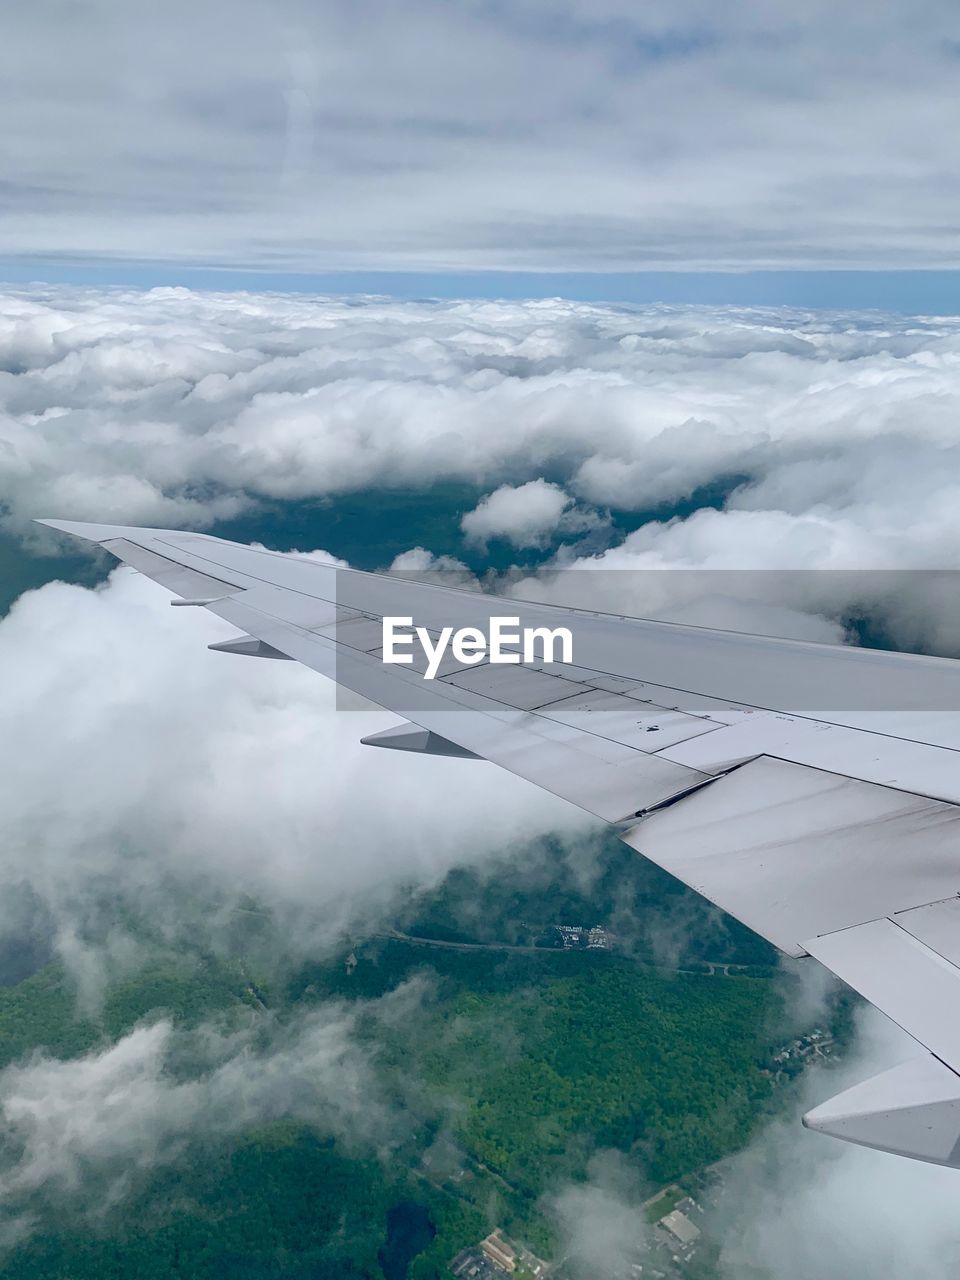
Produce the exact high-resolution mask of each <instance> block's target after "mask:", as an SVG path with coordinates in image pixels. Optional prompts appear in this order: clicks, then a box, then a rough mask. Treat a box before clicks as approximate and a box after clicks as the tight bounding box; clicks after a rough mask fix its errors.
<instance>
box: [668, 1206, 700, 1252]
mask: <svg viewBox="0 0 960 1280" xmlns="http://www.w3.org/2000/svg"><path fill="white" fill-rule="evenodd" d="M660 1226H661V1227H664V1228H665V1229H666V1230H667V1231H669V1232H670V1234H671V1235H672V1236H673V1237H674V1239H675V1240H677V1241H679V1243H680V1244H682V1245H683V1247H684V1248H685V1249H689V1248H690V1247H691V1245H693V1244H695V1243H696V1242H697V1240H699V1238H700V1228H699V1227H698V1226H696V1225H695V1224H694V1223H692V1222H691V1221H690V1219H689V1218H688V1217H687V1215H686V1214H685V1213H681V1212H680V1210H679V1209H674V1210H673V1211H672V1212H671V1213H668V1214H667V1215H666V1216H665V1217H663V1218H661V1219H660Z"/></svg>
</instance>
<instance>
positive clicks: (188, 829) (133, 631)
mask: <svg viewBox="0 0 960 1280" xmlns="http://www.w3.org/2000/svg"><path fill="white" fill-rule="evenodd" d="M188 612H189V611H185V610H172V609H170V608H169V607H168V604H167V596H166V593H165V592H164V591H162V589H160V588H158V587H156V585H155V584H153V583H150V582H148V581H147V580H146V579H143V578H140V577H139V576H138V575H136V574H134V573H133V572H132V571H131V570H128V569H125V568H121V569H118V570H117V571H116V572H115V573H114V574H113V576H112V577H111V579H110V581H109V583H108V584H107V585H106V586H105V587H103V588H102V589H100V590H97V591H89V590H86V589H83V588H80V587H72V586H66V585H64V584H60V583H53V584H50V585H48V586H46V587H43V588H42V589H41V590H39V591H36V592H33V593H31V594H29V595H27V596H25V597H23V598H22V599H21V601H20V602H19V603H18V604H17V605H16V606H15V607H14V609H13V610H12V612H11V613H10V614H9V615H8V616H7V617H6V618H4V619H3V620H2V621H0V670H2V671H3V680H2V682H0V718H2V720H3V723H4V726H5V732H4V739H5V742H6V743H8V744H16V745H15V749H13V748H12V747H7V749H5V750H4V752H3V768H2V769H0V815H2V816H0V845H2V847H3V850H4V857H3V866H2V872H0V876H2V888H0V896H2V895H3V894H4V893H5V892H7V891H8V890H9V889H10V888H11V887H12V886H16V885H21V884H24V883H26V884H28V885H30V886H31V888H32V889H33V891H34V892H35V894H36V895H38V897H39V899H40V900H41V901H42V902H43V903H44V904H45V906H46V908H47V910H48V911H49V912H50V913H51V916H52V919H53V922H54V927H55V929H56V932H57V944H58V946H59V948H60V951H61V953H63V954H64V955H65V957H66V958H67V959H68V960H71V961H72V962H74V963H75V964H76V966H77V967H78V968H80V967H81V962H82V961H83V959H84V956H83V952H82V947H80V946H79V944H78V943H77V935H78V933H79V934H81V935H82V932H83V928H84V925H85V922H86V921H87V919H88V916H89V913H90V912H91V911H93V910H94V909H95V903H96V902H97V901H98V899H99V897H100V896H102V895H103V894H104V893H109V894H111V895H113V894H120V895H121V896H123V897H125V898H126V899H127V901H128V902H130V904H131V906H132V907H133V908H134V909H135V910H139V911H140V912H142V913H143V914H145V915H146V916H147V917H148V918H150V919H151V920H152V921H153V922H154V923H155V924H156V925H157V926H158V927H160V928H164V927H169V928H170V929H173V927H174V925H175V921H176V919H177V917H178V914H179V913H180V912H181V910H182V905H181V904H180V903H179V900H178V898H177V896H176V894H175V893H172V892H171V888H172V887H174V888H175V887H176V886H179V887H180V888H181V889H186V890H189V891H190V892H194V893H201V894H206V895H208V896H209V895H210V894H211V893H213V895H214V896H215V897H216V896H222V895H224V894H230V895H235V894H236V893H243V892H246V893H249V894H252V895H253V896H254V897H255V898H256V899H257V900H258V901H260V902H262V903H263V904H264V905H266V906H268V907H272V908H273V909H274V910H275V911H276V912H278V913H279V914H280V916H281V917H282V918H285V919H286V920H287V921H288V924H289V931H290V932H289V938H290V943H291V945H292V946H294V947H296V946H297V945H301V946H304V947H307V946H310V947H319V948H321V949H322V948H323V947H324V946H326V945H329V944H331V943H332V942H333V941H334V940H335V939H336V938H337V937H338V936H339V934H340V932H341V930H343V929H346V928H349V927H351V926H355V927H361V928H362V927H366V928H369V927H371V926H372V925H373V924H375V923H376V922H377V921H378V920H379V919H381V916H382V914H383V913H388V912H389V910H390V907H391V905H392V904H394V903H395V900H396V895H397V894H398V893H399V892H400V891H401V889H402V888H403V887H404V886H405V885H410V884H421V885H422V884H431V883H434V882H435V881H436V880H438V879H439V878H441V877H442V876H443V875H444V874H445V872H446V871H447V870H448V869H449V868H450V867H451V866H453V865H456V864H458V863H461V862H464V861H477V860H481V861H482V860H483V859H484V857H487V856H490V855H492V854H494V853H497V852H499V853H501V854H502V851H503V849H504V848H505V847H509V846H510V845H511V844H513V843H514V842H523V841H524V840H527V839H529V838H532V837H535V836H537V835H539V834H541V833H542V832H543V831H545V830H552V829H555V828H567V829H569V830H571V831H573V830H577V829H579V828H580V827H581V826H582V823H583V819H582V817H581V816H580V815H579V814H578V813H577V812H576V811H575V810H573V809H571V808H570V806H568V805H565V804H564V803H563V802H561V801H559V800H556V799H554V798H552V797H549V796H547V795H545V794H544V793H542V792H539V791H537V790H536V789H534V788H532V787H529V786H527V785H526V784H524V783H522V782H520V781H519V780H518V779H514V778H511V777H510V776H504V775H503V774H502V773H501V772H500V771H498V770H495V769H494V768H493V766H490V765H486V764H475V763H474V762H470V761H458V760H441V759H435V758H423V759H421V758H417V757H413V756H409V757H408V756H406V755H405V754H403V753H397V752H381V751H375V750H371V749H369V748H367V747H363V746H361V745H360V742H359V740H360V738H361V737H362V736H364V735H365V734H367V733H370V732H374V731H376V730H377V729H379V728H382V727H385V725H387V724H389V723H392V722H393V720H394V718H393V717H390V716H389V715H387V714H386V713H384V712H379V711H377V710H374V709H370V710H366V711H363V710H357V711H339V712H338V711H337V710H336V709H335V695H334V686H333V685H331V684H330V683H329V682H328V681H325V680H322V679H320V678H319V677H317V676H316V675H314V674H313V673H312V672H309V671H307V670H306V669H304V668H300V667H298V666H296V665H295V664H294V663H271V662H256V661H251V660H249V659H244V658H238V657H235V656H232V655H223V654H214V653H210V652H208V651H207V649H206V647H205V646H206V644H207V643H209V642H210V641H213V640H215V639H222V638H224V636H225V635H233V634H235V632H234V631H233V629H232V628H228V627H226V626H225V625H224V624H223V623H221V622H219V621H218V620H216V619H212V618H210V617H208V616H206V615H204V616H203V617H196V616H191V617H188V618H186V619H185V618H184V614H185V613H188ZM464 771H468V772H469V773H470V779H469V785H467V786H465V785H464V783H465V781H466V780H465V777H464ZM9 923H10V924H11V925H15V923H16V922H15V921H12V922H9ZM298 938H299V940H300V941H299V944H298V942H297V939H298ZM101 959H102V960H103V959H104V957H101ZM91 985H95V984H91Z"/></svg>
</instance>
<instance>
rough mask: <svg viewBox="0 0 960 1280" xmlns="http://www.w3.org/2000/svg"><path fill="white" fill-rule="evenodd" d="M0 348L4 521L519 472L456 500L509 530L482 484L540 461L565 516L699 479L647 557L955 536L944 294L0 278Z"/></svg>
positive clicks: (729, 556)
mask: <svg viewBox="0 0 960 1280" xmlns="http://www.w3.org/2000/svg"><path fill="white" fill-rule="evenodd" d="M0 370H2V371H0V513H2V514H0V521H2V524H3V525H4V526H5V527H6V528H7V529H9V530H13V531H16V532H19V533H21V534H26V533H27V532H28V530H29V520H30V518H31V517H33V516H35V515H59V516H61V517H75V518H96V519H109V520H113V521H117V522H121V523H122V522H129V523H141V524H153V525H170V526H197V527H202V526H209V524H210V523H211V522H213V521H215V520H217V519H223V518H229V517H232V516H234V515H236V514H237V513H238V512H239V511H243V510H249V509H250V507H251V505H252V504H254V503H256V502H257V501H258V500H263V499H270V500H280V501H284V500H294V499H300V498H315V497H321V496H324V495H331V494H334V495H335V494H338V493H343V492H345V491H350V490H358V489H364V488H369V487H393V488H401V489H402V488H415V489H418V490H422V489H423V488H424V487H425V486H428V485H429V484H431V483H432V482H439V481H458V482H464V483H467V484H470V485H473V486H476V487H477V488H478V489H479V491H480V492H481V493H483V492H484V491H487V492H488V493H489V492H490V491H494V490H499V489H500V488H501V486H503V485H507V486H509V487H508V488H506V489H504V490H502V492H501V493H500V495H499V496H493V497H489V498H487V500H486V502H484V503H481V505H480V507H479V508H478V509H477V511H475V512H474V513H473V515H472V516H470V517H468V522H470V521H472V522H474V523H475V524H476V523H478V522H479V526H480V527H479V528H478V530H477V532H478V533H479V534H480V535H483V536H486V535H487V534H491V533H495V532H498V531H502V532H504V533H506V534H508V535H509V533H510V530H511V528H513V529H514V531H516V528H517V527H516V524H515V522H514V521H513V520H512V518H508V519H504V517H503V515H502V513H501V517H500V518H499V520H494V521H493V524H491V523H490V518H491V512H492V514H493V515H496V508H497V507H499V506H502V505H503V504H504V502H507V503H509V501H510V495H511V494H512V493H514V490H515V489H516V487H517V486H518V485H523V484H525V483H528V482H537V481H539V482H540V484H539V485H538V487H537V490H536V494H535V495H534V494H532V493H531V491H530V490H526V491H525V493H526V494H529V495H531V496H536V497H538V498H539V499H541V500H543V499H544V498H545V499H546V500H547V501H548V502H549V503H551V504H552V507H553V508H560V510H561V512H562V511H566V513H567V517H566V518H568V519H569V516H570V507H569V502H568V499H569V501H570V502H572V501H573V500H574V499H576V500H578V501H580V502H581V503H586V504H588V505H591V506H595V507H599V508H608V507H609V508H613V509H615V510H618V511H621V512H633V513H641V512H650V511H656V510H658V509H662V508H663V507H667V508H671V507H673V508H676V507H677V506H678V505H681V504H684V503H689V499H690V497H691V495H693V494H696V493H700V494H701V505H702V495H703V494H704V493H706V492H713V493H714V495H715V496H714V497H713V498H712V500H711V502H710V503H708V504H707V506H705V507H703V509H699V510H697V509H694V510H693V511H692V514H690V516H689V518H687V519H683V520H673V521H672V522H670V523H668V524H660V525H658V524H648V525H646V526H645V527H644V528H643V529H642V530H640V531H639V532H637V533H635V534H633V536H632V539H631V541H630V542H629V543H628V544H627V546H626V548H625V551H626V553H627V554H628V555H629V556H631V557H632V560H635V561H639V562H640V563H642V564H645V565H656V566H659V565H662V564H672V565H687V564H689V565H704V566H711V567H718V566H722V567H804V568H828V567H830V568H832V567H842V566H846V567H859V568H863V567H873V566H890V567H918V566H923V565H953V564H956V563H957V561H958V558H960V521H958V519H957V515H956V512H957V510H958V497H960V484H958V482H957V480H956V476H957V474H958V465H957V463H958V445H957V443H956V412H957V404H958V397H960V326H958V324H957V322H956V321H953V320H949V319H948V320H942V321H927V322H924V321H918V320H909V321H904V320H894V319H892V318H889V317H882V316H877V315H872V316H864V315H836V316H825V315H822V314H821V315H818V314H806V313H800V312H785V313H777V312H773V311H747V312H744V311H735V310H710V309H706V308H691V309H683V308H671V307H659V308H658V307H652V308H643V309H636V310H634V309H624V308H613V307H603V306H594V305H585V304H575V303H565V302H562V301H559V300H553V301H545V302H536V303H527V304H520V303H516V304H513V303H470V302H454V303H442V304H441V303H397V302H390V301H386V300H382V299H366V300H362V301H350V300H336V299H322V298H321V299H310V298H295V297H281V296H276V295H260V296H258V295H249V294H240V295H227V294H224V295H216V294H192V293H189V292H188V291H186V290H166V289H164V290H154V291H151V292H149V293H146V294H135V293H125V292H121V291H118V292H98V291H70V290H46V291H45V290H39V289H38V290H32V291H31V290H27V291H23V292H18V293H14V294H8V295H7V296H6V297H4V298H3V300H2V307H0ZM554 485H562V487H563V490H564V493H565V494H566V495H567V497H565V496H564V493H561V492H560V490H559V489H557V488H554V487H551V486H554ZM724 494H726V495H727V497H726V502H725V504H724V506H723V509H714V508H716V507H718V506H719V503H720V499H721V498H722V496H723V495H724ZM491 504H492V505H491ZM561 504H562V505H561ZM541 505H542V501H541ZM689 505H690V506H691V507H693V508H696V507H697V503H696V502H693V503H689ZM525 506H531V507H532V504H530V503H526V500H525ZM554 515H556V511H554V510H551V512H548V513H547V516H544V514H543V512H540V514H539V515H538V518H537V521H536V523H537V525H538V527H539V531H540V533H542V532H543V531H544V530H546V528H547V527H548V526H549V524H550V522H551V520H552V519H553V517H554ZM508 516H509V513H508ZM557 518H558V519H559V520H560V522H561V532H562V521H563V519H564V516H563V515H562V514H561V515H560V516H558V517H557ZM484 521H486V523H484ZM498 526H502V529H499V528H498ZM535 532H537V531H535ZM520 536H521V537H524V536H532V535H530V534H524V533H523V532H522V531H521V533H520ZM610 563H611V565H612V564H615V563H616V560H615V559H614V560H613V561H611V562H610Z"/></svg>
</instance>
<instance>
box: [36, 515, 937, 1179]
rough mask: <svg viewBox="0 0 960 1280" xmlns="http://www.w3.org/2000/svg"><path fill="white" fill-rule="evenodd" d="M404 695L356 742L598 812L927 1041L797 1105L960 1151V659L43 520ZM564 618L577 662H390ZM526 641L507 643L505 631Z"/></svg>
mask: <svg viewBox="0 0 960 1280" xmlns="http://www.w3.org/2000/svg"><path fill="white" fill-rule="evenodd" d="M41 523H44V524H49V525H50V526H52V527H53V528H55V529H59V530H62V531H64V532H67V533H71V534H75V535H77V536H78V537H81V538H86V539H87V540H89V541H92V542H96V543H99V544H100V545H101V546H103V547H105V548H106V549H107V550H108V551H110V552H111V553H112V554H114V555H115V556H117V557H118V558H119V559H121V560H124V561H126V562H127V563H128V564H131V565H132V566H133V567H134V568H135V569H138V570H139V571H140V572H141V573H144V574H146V576H147V577H150V578H153V579H154V580H155V581H157V582H159V583H161V584H162V585H163V586H165V587H167V588H168V589H169V590H170V591H171V592H173V593H174V595H175V596H176V597H177V599H174V600H173V601H172V602H171V603H173V604H179V605H194V606H196V607H203V608H206V609H208V610H209V611H210V612H212V613H215V614H217V615H218V616H219V617H221V618H223V619H225V620H226V621H228V622H230V623H232V624H233V625H234V626H236V627H237V628H238V630H239V632H240V633H241V634H240V635H239V636H238V637H237V639H236V640H235V641H230V642H226V643H221V644H218V645H214V646H212V647H213V648H216V649H219V650H225V651H228V652H235V653H246V654H249V655H252V656H259V657H269V658H291V659H295V660H297V661H299V662H301V663H304V664H305V665H306V666H308V667H311V668H313V669H314V670H316V671H319V672H320V673H321V674H323V675H326V676H328V677H330V678H332V679H334V680H336V681H337V682H338V683H339V684H341V685H343V686H345V687H347V688H349V689H351V690H352V691H354V692H356V693H359V694H362V695H363V696H365V697H367V698H369V699H371V700H372V701H374V702H377V703H379V704H380V705H381V706H383V707H385V708H387V709H388V710H390V711H392V712H394V713H396V714H397V715H399V716H401V717H402V718H403V719H404V720H405V721H406V722H407V723H406V724H404V725H401V726H398V727H397V728H395V729H391V730H387V731H386V732H385V733H383V734H377V735H374V737H373V738H372V739H368V740H367V741H369V742H371V744H372V745H377V746H381V747H389V748H393V749H399V750H407V751H419V752H426V753H434V754H444V755H460V756H466V757H480V758H482V759H485V760H489V761H492V762H493V763H495V764H498V765H500V766H501V767H503V768H505V769H508V770H510V771H511V772H512V773H515V774H518V775H519V776H520V777H523V778H526V779H528V780H529V781H530V782H533V783H535V784H537V785H538V786H541V787H544V788H545V789H547V790H548V791H551V792H553V793H555V794H556V795H559V796H562V797H564V798H565V799H567V800H569V801H571V802H572V803H574V804H576V805H579V806H580V807H581V808H583V809H585V810H587V811H588V812H590V813H592V814H595V815H596V816H597V817H599V818H602V819H603V820H605V821H607V822H610V823H613V824H616V826H617V828H618V830H619V833H620V835H621V838H622V839H623V840H625V841H626V842H627V843H628V844H629V845H631V846H632V847H633V848H635V849H637V850H638V851H639V852H640V853H642V854H643V855H644V856H646V857H648V858H651V859H652V860H653V861H655V862H657V863H659V864H660V865H661V866H663V867H664V868H666V869H667V870H668V871H670V872H671V873H672V874H673V875H675V876H677V877H678V878H679V879H681V880H683V881H684V882H685V883H686V884H688V885H690V886H691V887H693V888H694V889H696V890H697V891H698V892H699V893H701V894H703V895H704V896H705V897H707V898H709V899H710V900H711V901H713V902H715V903H716V904H717V905H718V906H720V907H722V908H723V909H724V910H725V911H728V912H729V913H730V914H731V915H733V916H736V917H737V918H738V919H739V920H742V921H743V922H744V923H745V924H747V925H748V926H749V927H750V928H752V929H754V930H756V932H757V933H759V934H761V935H762V936H763V937H765V938H767V939H769V940H770V941H771V942H772V943H774V944H775V945H776V946H777V947H779V948H780V949H781V950H782V951H784V952H786V953H787V954H790V955H794V956H806V955H810V956H814V957H815V958H816V959H817V960H819V961H820V962H821V963H823V964H824V965H826V966H827V967H828V968H829V969H831V970H832V971H833V972H834V973H835V974H837V975H838V976H839V977H840V978H842V979H843V980H844V981H845V982H847V983H849V985H851V986H852V987H854V988H855V989H856V990H857V991H859V992H860V993H861V994H863V995H864V996H865V997H866V998H867V999H868V1000H869V1001H871V1003H873V1004H874V1005H876V1006H877V1007H878V1008H879V1009H881V1010H882V1011H883V1012H884V1013H886V1014H887V1015H888V1016H889V1017H890V1018H892V1019H893V1020H894V1021H895V1022H897V1023H898V1024H899V1025H900V1026H901V1027H903V1028H904V1029H905V1030H906V1031H907V1032H908V1033H909V1034H910V1035H911V1036H913V1037H914V1039H915V1040H917V1041H918V1042H919V1044H920V1045H922V1046H923V1047H924V1049H925V1050H926V1053H925V1054H924V1055H922V1056H921V1057H919V1058H917V1059H914V1060H911V1061H910V1062H908V1063H905V1064H904V1065H903V1066H901V1067H898V1068H895V1069H894V1070H893V1071H891V1072H886V1073H884V1074H883V1075H881V1076H878V1077H876V1078H875V1079H874V1080H871V1081H868V1082H866V1083H865V1084H862V1085H858V1086H857V1087H856V1088H854V1089H852V1090H848V1091H847V1092H846V1093H844V1094H841V1095H839V1096H838V1097H836V1098H833V1099H832V1100H831V1101H830V1102H828V1103H826V1104H824V1105H823V1106H821V1107H818V1108H817V1109H816V1110H815V1111H813V1112H810V1113H809V1114H808V1115H807V1116H806V1117H805V1123H806V1124H808V1125H809V1126H811V1127H813V1128H817V1129H821V1130H823V1131H825V1132H829V1133H832V1134H835V1135H836V1136H839V1137H843V1138H846V1139H848V1140H850V1141H854V1142H859V1143H862V1144H864V1145H866V1146H873V1147H879V1148H881V1149H884V1150H889V1151H895V1152H898V1153H900V1154H903V1155H908V1156H912V1157H914V1158H917V1159H921V1160H928V1161H931V1162H934V1163H940V1164H949V1165H954V1166H956V1167H960V897H958V895H960V663H958V662H954V661H951V660H947V659H938V658H927V657H921V656H917V655H912V654H896V653H889V652H885V651H877V650H867V649H858V648H854V647H849V646H833V645H820V644H810V643H804V642H800V641H789V640H777V639H770V638H766V637H759V636H752V635H746V634H740V633H734V632H727V631H714V630H709V629H706V628H700V627H687V626H680V625H677V624H670V623H659V622H650V621H646V620H643V619H637V618H629V617H617V616H612V615H610V614H599V613H590V612H588V611H584V610H579V609H563V608H559V607H556V606H549V605H543V604H534V603H526V602H520V601H515V600H505V599H500V600H498V599H497V598H495V597H491V596H488V595H482V594H480V593H477V592H471V591H462V590H454V589H451V588H448V587H442V586H437V585H435V584H432V583H423V582H416V581H411V580H409V579H407V578H403V577H397V576H392V575H381V574H369V573H361V572H358V571H354V570H343V569H339V568H334V567H332V566H329V565H323V564H319V563H317V562H315V561H312V560H308V559H304V558H303V557H294V556H289V555H280V554H277V553H274V552H269V551H264V550H261V549H258V548H253V547H246V546H242V545H240V544H237V543H233V542H226V541H224V540H222V539H219V538H213V537H210V536H207V535H202V534H194V533H180V532H174V531H170V530H163V529H136V528H127V527H122V526H111V525H96V524H78V523H74V522H69V521H56V520H49V521H42V522H41ZM495 614H496V615H500V616H510V617H518V618H519V619H520V625H521V626H522V627H547V628H551V629H552V628H556V627H558V626H561V625H565V626H568V627H569V628H570V629H571V630H572V632H573V636H574V642H575V652H574V656H575V658H576V665H573V664H572V663H563V662H544V661H540V662H536V663H520V662H518V663H517V665H498V664H491V663H490V662H481V663H477V664H467V663H463V662H457V661H456V660H455V659H454V658H453V657H451V656H447V657H445V658H444V660H443V663H442V664H441V666H440V668H439V670H438V672H437V677H436V679H432V680H426V679H424V678H423V671H424V668H425V663H424V662H422V661H421V662H417V663H415V664H414V665H412V666H398V665H389V664H386V663H385V662H384V661H383V657H382V644H383V625H382V619H383V618H384V617H385V616H402V617H409V618H412V619H413V624H414V625H416V626H422V627H424V628H425V629H426V630H427V631H428V632H429V634H430V635H431V636H433V637H436V636H437V635H438V634H439V632H440V630H441V628H443V627H448V626H452V627H465V626H477V627H479V628H481V629H483V628H484V626H485V625H487V624H488V623H489V619H490V617H491V616H492V615H495ZM518 656H519V655H518Z"/></svg>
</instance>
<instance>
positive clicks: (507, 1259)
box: [480, 1231, 517, 1272]
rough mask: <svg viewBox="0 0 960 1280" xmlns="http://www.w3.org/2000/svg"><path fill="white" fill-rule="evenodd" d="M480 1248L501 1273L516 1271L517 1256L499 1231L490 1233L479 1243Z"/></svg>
mask: <svg viewBox="0 0 960 1280" xmlns="http://www.w3.org/2000/svg"><path fill="white" fill-rule="evenodd" d="M480 1248H481V1249H482V1250H483V1252H484V1253H485V1254H486V1255H487V1257H488V1258H489V1259H490V1261H491V1262H492V1263H494V1264H495V1265H496V1266H498V1267H499V1268H500V1269H501V1271H507V1272H511V1271H515V1270H516V1269H517V1255H516V1253H515V1252H514V1250H513V1247H512V1246H511V1245H509V1244H507V1242H506V1240H504V1238H503V1237H502V1236H501V1235H500V1232H499V1231H491V1232H490V1234H489V1235H488V1236H487V1238H486V1240H481V1241H480Z"/></svg>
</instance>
